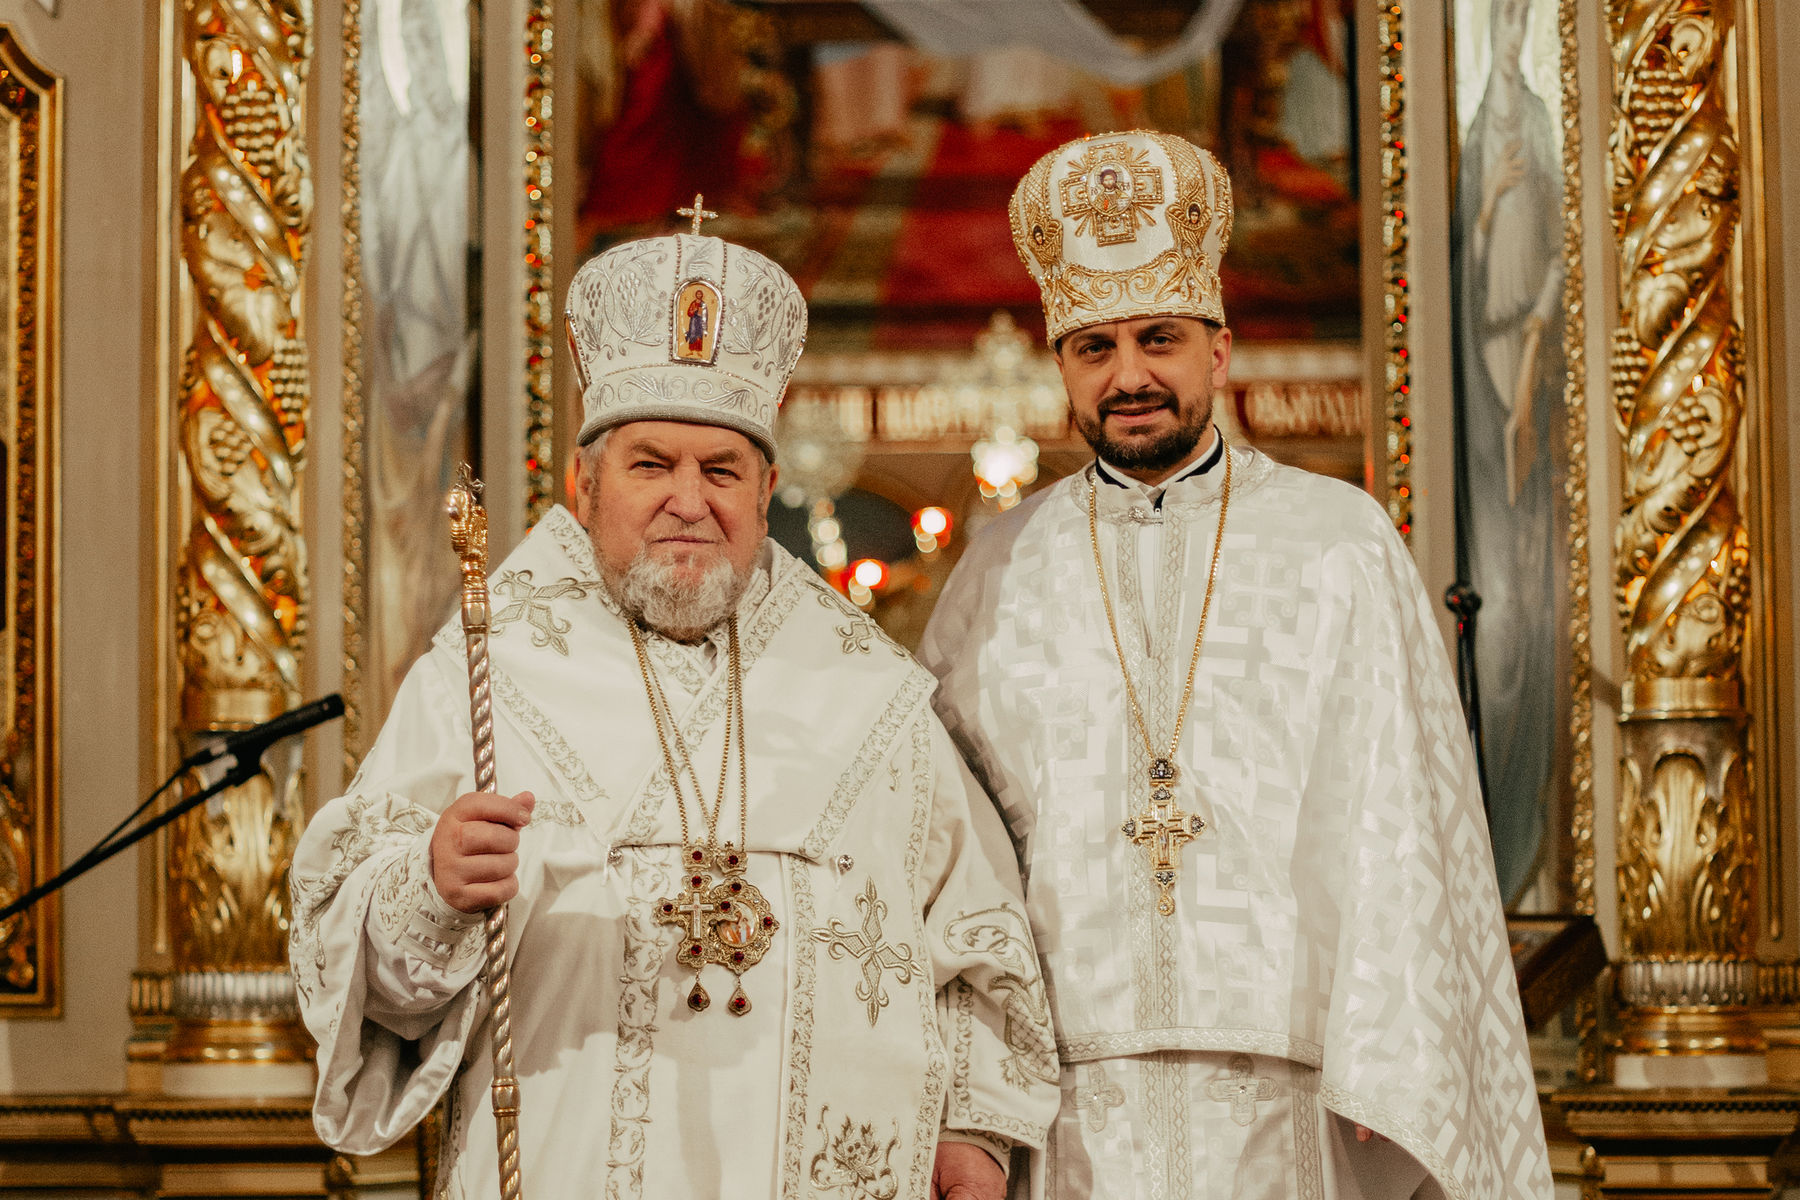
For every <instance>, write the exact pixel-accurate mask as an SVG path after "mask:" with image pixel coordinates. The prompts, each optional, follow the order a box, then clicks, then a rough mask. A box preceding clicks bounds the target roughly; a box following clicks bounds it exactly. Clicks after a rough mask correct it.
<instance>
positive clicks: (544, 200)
mask: <svg viewBox="0 0 1800 1200" xmlns="http://www.w3.org/2000/svg"><path fill="white" fill-rule="evenodd" d="M555 8H556V5H555V2H554V0H528V7H527V9H526V13H525V229H524V234H525V523H526V525H527V526H531V525H535V524H536V523H537V521H538V518H540V517H542V516H543V515H544V514H545V513H546V512H548V511H549V509H550V506H551V505H552V504H554V503H555V502H556V486H557V469H556V461H557V460H556V445H555V431H556V392H555V388H554V380H555V361H556V360H555V350H556V339H555V338H553V337H552V336H551V329H552V328H553V327H554V325H555V324H556V320H555V313H556V307H557V302H556V294H555V284H554V283H553V282H552V281H553V279H554V275H553V273H552V262H551V227H552V225H553V224H554V217H553V214H554V211H555V210H554V208H553V207H552V204H551V199H552V192H551V178H552V176H551V171H550V164H551V146H552V145H553V142H552V140H551V134H552V129H551V113H552V104H551V98H552V92H553V87H552V80H553V79H554V78H555V72H554V66H555V64H554V62H553V61H552V59H551V54H550V45H551V28H552V26H551V19H552V17H553V16H554V14H555Z"/></svg>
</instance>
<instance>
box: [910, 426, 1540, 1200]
mask: <svg viewBox="0 0 1800 1200" xmlns="http://www.w3.org/2000/svg"><path fill="white" fill-rule="evenodd" d="M1230 453H1231V455H1232V459H1233V463H1232V467H1233V480H1232V495H1231V503H1230V510H1229V516H1228V518H1227V522H1228V523H1227V525H1226V528H1225V536H1224V547H1223V552H1222V557H1221V559H1220V563H1219V571H1218V581H1217V587H1216V591H1215V594H1214V596H1213V602H1212V611H1211V615H1210V617H1209V621H1208V625H1207V630H1206V640H1205V645H1204V648H1203V650H1202V652H1201V656H1200V661H1199V669H1198V673H1197V677H1196V681H1195V685H1194V693H1193V700H1192V706H1191V710H1190V711H1189V712H1188V715H1187V720H1186V724H1185V728H1184V730H1183V732H1182V735H1181V743H1180V746H1179V749H1178V750H1177V751H1176V755H1175V764H1176V766H1177V768H1178V769H1179V780H1178V783H1177V785H1176V788H1175V792H1176V796H1175V802H1176V803H1177V804H1178V805H1179V806H1180V807H1181V808H1182V809H1184V810H1186V812H1188V813H1190V814H1198V815H1199V816H1200V817H1201V818H1203V819H1204V821H1205V828H1204V830H1203V831H1202V832H1201V833H1200V834H1199V836H1198V837H1196V838H1195V839H1194V840H1193V841H1192V842H1190V843H1188V844H1187V845H1186V846H1185V848H1183V849H1181V850H1180V852H1179V854H1178V855H1177V865H1178V867H1179V876H1178V879H1177V881H1176V883H1175V887H1174V902H1175V912H1174V915H1172V916H1168V917H1164V916H1162V915H1160V914H1159V913H1158V911H1157V896H1158V890H1157V887H1156V885H1155V884H1154V883H1153V882H1152V880H1151V877H1150V869H1149V866H1148V865H1147V859H1146V852H1145V850H1144V849H1141V848H1139V847H1138V846H1134V845H1132V844H1130V843H1128V841H1127V839H1126V837H1125V836H1124V834H1123V833H1122V831H1121V825H1122V824H1123V823H1124V822H1125V821H1126V819H1127V818H1129V817H1132V816H1134V815H1137V814H1139V813H1141V812H1143V811H1144V809H1145V807H1146V802H1147V798H1148V797H1147V794H1148V791H1149V787H1148V784H1147V783H1146V782H1145V780H1146V773H1147V766H1148V763H1147V756H1146V753H1145V749H1144V746H1143V744H1142V739H1141V738H1140V736H1139V734H1138V732H1137V729H1136V727H1135V726H1134V725H1133V723H1132V720H1131V717H1130V715H1129V712H1128V706H1127V701H1126V697H1125V689H1124V684H1123V680H1122V678H1121V674H1120V669H1119V662H1118V658H1117V655H1116V652H1115V650H1114V647H1113V641H1112V638H1111V637H1110V635H1109V634H1108V631H1107V623H1106V614H1105V610H1104V608H1103V605H1102V598H1101V592H1100V587H1099V584H1098V582H1097V580H1096V577H1095V571H1094V563H1093V557H1092V550H1091V548H1090V546H1091V543H1090V536H1089V527H1088V515H1087V506H1088V498H1089V495H1090V492H1091V491H1092V489H1093V488H1094V483H1093V480H1094V471H1093V469H1092V468H1091V467H1090V468H1089V469H1088V470H1086V471H1083V472H1080V473H1078V474H1076V475H1074V476H1071V477H1069V478H1067V479H1064V480H1061V481H1059V482H1057V483H1056V484H1054V485H1052V486H1051V487H1049V488H1046V489H1044V491H1043V492H1041V493H1039V494H1038V495H1036V496H1034V497H1032V499H1031V500H1030V501H1028V502H1027V503H1025V504H1023V505H1021V506H1020V507H1019V508H1018V509H1015V510H1014V511H1013V512H1011V513H1009V514H1007V515H1006V516H1005V517H1003V518H1001V519H1000V520H999V521H997V522H995V524H994V525H993V526H992V527H991V528H990V529H989V530H988V531H986V532H985V533H984V534H983V535H982V536H981V537H980V538H979V539H978V540H977V541H976V542H975V543H974V544H973V545H971V546H970V547H969V549H968V551H967V553H966V554H965V555H964V557H963V560H962V562H961V563H959V564H958V566H957V568H956V571H955V573H954V574H953V575H952V577H951V580H950V583H949V585H948V586H947V588H946V590H945V593H944V596H943V598H942V599H941V600H940V601H939V603H938V606H937V609H936V611H935V613H934V616H933V620H932V625H931V628H930V629H929V630H928V631H927V633H926V637H925V641H924V645H923V646H922V648H921V650H920V657H921V659H922V660H923V661H924V662H925V663H926V665H927V666H929V667H931V668H932V669H933V670H934V671H935V672H937V673H938V675H939V676H940V677H941V679H942V687H941V688H940V691H939V697H938V710H939V713H940V715H941V716H942V717H943V718H944V720H945V723H946V725H948V726H949V728H950V731H951V734H952V736H953V737H954V738H956V739H957V741H958V743H959V744H960V745H961V746H962V747H963V749H964V752H965V753H966V754H967V755H968V757H969V760H970V763H971V765H972V766H973V767H974V769H975V772H976V774H977V776H978V777H980V778H981V779H982V780H983V781H984V782H985V783H986V784H987V786H988V788H989V790H990V792H991V793H992V794H993V795H994V796H995V798H996V800H997V801H998V802H999V804H1000V806H1001V809H1002V811H1003V813H1004V815H1005V817H1006V819H1007V823H1008V826H1009V828H1010V831H1011V833H1012V835H1013V839H1014V842H1015V844H1016V845H1017V846H1018V848H1019V853H1020V858H1021V860H1022V862H1023V864H1024V870H1025V875H1026V908H1027V911H1028V912H1029V913H1030V916H1031V924H1032V930H1033V932H1034V934H1035V935H1036V937H1037V944H1038V949H1039V952H1040V953H1041V954H1042V956H1043V962H1044V974H1045V979H1046V982H1047V984H1048V986H1049V989H1050V996H1051V1009H1052V1015H1053V1018H1054V1020H1055V1024H1056V1034H1057V1041H1058V1049H1059V1051H1060V1054H1061V1058H1062V1063H1063V1085H1064V1100H1063V1113H1062V1116H1061V1117H1060V1118H1059V1121H1058V1124H1057V1127H1056V1128H1055V1130H1054V1131H1053V1133H1052V1138H1051V1145H1050V1149H1049V1152H1048V1154H1047V1155H1046V1160H1047V1164H1048V1179H1047V1180H1045V1181H1043V1182H1044V1184H1045V1185H1046V1186H1047V1189H1048V1191H1049V1193H1050V1194H1051V1195H1058V1196H1067V1197H1087V1196H1093V1197H1163V1198H1168V1200H1182V1198H1185V1197H1188V1196H1194V1197H1200V1196H1213V1195H1217V1196H1234V1197H1237V1196H1242V1197H1271V1198H1274V1197H1286V1196H1301V1197H1313V1196H1324V1197H1331V1196H1366V1197H1378V1196H1380V1197H1386V1196H1406V1195H1411V1194H1413V1193H1414V1190H1415V1186H1417V1190H1418V1193H1419V1194H1421V1195H1426V1196H1431V1195H1438V1194H1442V1195H1447V1196H1450V1197H1454V1198H1456V1200H1512V1198H1514V1197H1531V1198H1533V1200H1536V1198H1538V1197H1547V1196H1549V1194H1550V1186H1551V1184H1550V1174H1549V1167H1548V1163H1547V1159H1546V1155H1545V1148H1544V1135H1543V1127H1542V1121H1541V1118H1540V1115H1539V1112H1538V1107H1537V1097H1536V1090H1535V1087H1534V1082H1533V1076H1532V1070H1531V1063H1530V1059H1529V1057H1528V1055H1527V1053H1526V1046H1525V1037H1524V1030H1523V1028H1522V1021H1521V1018H1520V1011H1519V1002H1518V995H1517V987H1516V983H1515V980H1514V978H1513V971H1512V964H1511V961H1510V958H1509V955H1508V946H1507V938H1506V931H1505V927H1504V922H1503V921H1502V919H1501V912H1500V901H1499V896H1498V893H1497V891H1496V888H1495V885H1494V869H1493V861H1492V858H1491V856H1490V851H1489V846H1488V837H1487V831H1486V828H1485V825H1484V823H1483V819H1482V810H1481V799H1480V795H1479V792H1478V789H1477V785H1476V782H1475V774H1474V769H1473V759H1472V754H1471V752H1470V747H1469V742H1468V737H1467V734H1466V732H1465V727H1464V724H1463V717H1462V711H1461V708H1460V706H1459V704H1458V702H1457V697H1456V693H1455V691H1454V688H1453V685H1452V683H1451V677H1450V673H1449V666H1448V661H1447V659H1446V656H1445V654H1444V651H1443V646H1442V642H1441V639H1440V637H1439V636H1438V634H1437V633H1436V632H1435V630H1434V627H1433V622H1432V613H1431V605H1430V602H1429V600H1428V599H1427V598H1426V595H1425V592H1424V589H1423V587H1422V586H1421V584H1420V581H1419V578H1418V575H1417V572H1416V571H1415V569H1414V567H1413V564H1412V560H1411V558H1410V556H1409V555H1408V553H1407V551H1406V548H1405V546H1404V545H1403V544H1402V543H1401V542H1400V540H1399V538H1398V537H1397V536H1396V534H1395V532H1394V529H1393V527H1392V525H1391V524H1390V523H1389V522H1388V520H1387V518H1386V516H1385V514H1384V513H1383V512H1382V511H1381V509H1380V507H1379V506H1378V505H1377V504H1376V503H1375V502H1374V501H1373V500H1371V499H1370V498H1369V497H1368V496H1367V495H1365V494H1363V493H1362V492H1359V491H1357V490H1356V489H1354V488H1351V487H1348V486H1346V485H1345V484H1342V483H1339V482H1337V481H1334V480H1330V479H1325V478H1323V477H1320V476H1316V475H1312V474H1308V473H1306V472H1303V471H1299V470H1294V469H1292V468H1288V467H1282V466H1278V465H1276V464H1275V463H1273V462H1271V461H1270V460H1269V459H1268V458H1267V457H1266V456H1264V455H1262V454H1260V453H1258V452H1256V451H1254V450H1249V449H1233V450H1231V451H1230ZM1224 475H1225V471H1224V469H1223V467H1222V466H1220V467H1215V468H1213V469H1212V470H1211V471H1209V472H1207V473H1205V474H1203V475H1200V476H1197V477H1190V478H1188V479H1184V480H1181V481H1178V482H1176V483H1174V484H1172V485H1171V486H1170V487H1169V488H1168V491H1167V493H1166V495H1163V496H1162V499H1161V503H1160V505H1157V504H1156V503H1154V502H1153V498H1152V495H1151V494H1150V490H1149V489H1144V488H1140V487H1131V488H1126V487H1117V486H1112V485H1110V484H1106V483H1102V484H1101V485H1100V486H1099V489H1098V493H1097V496H1098V506H1099V515H1100V525H1099V528H1100V539H1101V544H1102V547H1103V555H1104V562H1105V565H1106V578H1107V585H1108V587H1109V589H1110V592H1111V595H1112V599H1113V604H1114V607H1115V610H1116V613H1117V619H1118V627H1119V638H1120V640H1121V642H1122V644H1123V647H1124V654H1125V658H1126V665H1127V667H1128V668H1129V670H1130V672H1131V678H1132V680H1133V681H1134V682H1135V685H1136V687H1137V689H1138V699H1139V701H1140V703H1141V704H1142V705H1143V708H1144V715H1145V720H1146V723H1147V724H1148V725H1149V735H1150V738H1151V739H1152V740H1153V742H1155V744H1156V746H1157V752H1158V754H1161V753H1162V752H1163V751H1164V750H1166V748H1167V746H1168V739H1169V737H1170V734H1171V732H1172V728H1173V723H1174V718H1175V713H1176V711H1177V709H1178V707H1179V705H1180V699H1181V690H1182V682H1183V679H1184V677H1185V675H1186V672H1187V669H1188V662H1189V655H1190V653H1191V650H1192V646H1193V638H1194V633H1195V630H1196V628H1197V627H1198V625H1199V621H1200V608H1201V605H1202V602H1203V599H1204V596H1205V593H1206V576H1207V567H1208V562H1209V559H1210V555H1211V552H1212V543H1213V531H1214V529H1215V527H1216V522H1217V519H1218V511H1219V509H1218V501H1219V491H1220V485H1221V483H1222V481H1223V479H1224ZM1284 1063H1285V1064H1292V1067H1291V1074H1290V1067H1289V1066H1287V1065H1284ZM1283 1103H1285V1104H1288V1105H1289V1106H1290V1108H1289V1109H1283V1110H1281V1111H1282V1112H1283V1113H1289V1112H1290V1110H1291V1114H1290V1115H1284V1116H1279V1117H1273V1116H1271V1117H1269V1120H1272V1121H1275V1123H1276V1124H1277V1125H1279V1126H1280V1127H1281V1128H1271V1129H1264V1130H1262V1131H1261V1132H1260V1133H1259V1132H1257V1130H1256V1129H1255V1128H1254V1125H1255V1122H1258V1121H1262V1120H1263V1119H1264V1114H1266V1113H1273V1112H1275V1111H1276V1109H1278V1108H1279V1107H1280V1105H1281V1104H1283ZM1296 1105H1302V1106H1306V1111H1304V1112H1302V1111H1299V1109H1298V1108H1294V1107H1293V1106H1296ZM1315 1110H1329V1112H1330V1113H1335V1114H1337V1117H1335V1118H1332V1119H1331V1120H1317V1121H1315V1119H1314V1115H1313V1114H1314V1111H1315ZM1234 1116H1235V1117H1241V1118H1243V1120H1242V1121H1241V1122H1240V1121H1237V1120H1234V1119H1233V1118H1234ZM1339 1118H1342V1119H1346V1120H1347V1121H1350V1122H1356V1123H1360V1124H1362V1125H1366V1126H1368V1127H1370V1128H1372V1129H1373V1130H1375V1131H1376V1132H1377V1133H1380V1134H1382V1135H1385V1136H1386V1137H1388V1138H1391V1139H1392V1144H1387V1143H1382V1142H1379V1141H1375V1142H1370V1143H1366V1144H1363V1143H1356V1142H1355V1141H1354V1138H1353V1137H1352V1138H1350V1139H1349V1140H1348V1143H1347V1144H1346V1142H1345V1139H1344V1138H1343V1136H1342V1134H1343V1131H1342V1129H1341V1128H1339V1127H1338V1125H1339V1124H1341V1122H1339V1121H1338V1119H1339ZM1334 1122H1338V1124H1334ZM1232 1125H1241V1126H1242V1127H1243V1128H1245V1129H1246V1130H1248V1131H1249V1132H1250V1133H1251V1134H1255V1136H1246V1137H1245V1138H1240V1139H1238V1141H1237V1142H1233V1141H1232V1138H1233V1137H1235V1136H1236V1135H1233V1134H1231V1133H1230V1126H1232ZM1265 1135H1266V1136H1265ZM1270 1139H1273V1140H1270ZM1203 1145H1204V1147H1205V1148H1206V1149H1205V1150H1204V1151H1203V1150H1202V1149H1200V1148H1199V1147H1201V1146H1203ZM1234 1146H1235V1147H1236V1148H1235V1149H1234V1148H1233V1147H1234ZM1396 1147H1398V1148H1403V1149H1404V1150H1405V1151H1406V1154H1408V1155H1410V1156H1411V1157H1412V1159H1415V1160H1416V1163H1417V1165H1414V1164H1407V1163H1403V1162H1402V1163H1393V1162H1391V1161H1390V1162H1387V1163H1386V1164H1385V1165H1383V1164H1382V1163H1381V1162H1380V1161H1379V1160H1380V1159H1381V1157H1382V1156H1392V1155H1393V1154H1394V1152H1395V1150H1396ZM1215 1150H1216V1151H1217V1152H1216V1153H1215V1152H1214V1151H1215ZM1282 1155H1297V1156H1300V1157H1303V1158H1310V1159H1311V1161H1312V1162H1313V1164H1315V1165H1313V1166H1310V1167H1309V1166H1306V1165H1305V1164H1304V1163H1303V1164H1302V1169H1300V1170H1299V1172H1298V1174H1293V1175H1288V1174H1285V1173H1281V1172H1277V1173H1276V1174H1274V1175H1270V1174H1269V1173H1268V1172H1267V1171H1265V1170H1264V1169H1263V1168H1262V1167H1261V1166H1259V1165H1258V1163H1257V1162H1256V1160H1257V1159H1258V1158H1259V1157H1270V1156H1272V1157H1276V1158H1279V1157H1280V1156H1282ZM1401 1157H1402V1158H1404V1156H1401ZM1421 1168H1422V1170H1421ZM1408 1169H1410V1170H1411V1172H1412V1174H1411V1176H1410V1177H1408V1176H1407V1175H1406V1171H1407V1170H1408ZM1425 1172H1429V1175H1430V1180H1428V1181H1425V1182H1423V1183H1422V1184H1421V1183H1420V1182H1419V1180H1420V1177H1421V1176H1422V1175H1423V1174H1424V1173H1425ZM1384 1178H1385V1181H1384Z"/></svg>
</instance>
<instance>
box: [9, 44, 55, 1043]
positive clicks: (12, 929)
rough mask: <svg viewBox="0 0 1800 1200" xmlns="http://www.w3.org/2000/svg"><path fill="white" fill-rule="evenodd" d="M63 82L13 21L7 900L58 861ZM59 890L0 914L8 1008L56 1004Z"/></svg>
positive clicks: (35, 1010)
mask: <svg viewBox="0 0 1800 1200" xmlns="http://www.w3.org/2000/svg"><path fill="white" fill-rule="evenodd" d="M61 131H62V82H61V80H59V79H58V78H57V77H56V76H55V75H52V74H50V73H49V72H48V71H45V70H44V69H43V68H42V67H40V66H39V65H38V64H37V63H36V62H34V61H33V60H32V58H31V56H30V55H29V54H28V53H26V51H25V48H24V47H23V46H21V45H20V44H19V42H18V41H17V40H16V39H15V38H14V37H13V33H12V30H11V29H10V28H8V27H7V26H5V25H3V24H0V143H4V144H5V146H6V148H7V161H6V164H5V169H4V170H0V179H4V180H5V183H4V186H3V187H0V228H3V229H4V230H5V240H6V246H5V250H4V253H5V255H6V257H7V259H8V260H9V262H10V267H11V269H10V270H9V271H8V272H7V274H6V277H5V280H4V284H3V285H0V326H3V327H4V328H5V329H6V331H7V332H6V336H5V345H4V347H0V364H4V367H5V371H4V375H3V377H0V554H4V555H5V559H6V561H5V563H4V567H3V569H0V576H4V578H5V580H6V588H5V596H4V603H3V604H0V902H5V901H8V900H12V899H15V898H16V897H18V896H19V895H20V894H21V893H22V892H24V891H25V890H27V889H28V888H31V887H33V886H34V885H36V884H39V883H41V882H43V879H44V877H45V876H47V875H49V874H51V873H52V872H54V871H55V869H56V825H57V803H56V793H57V765H56V738H55V730H54V716H55V712H56V691H55V689H56V687H57V676H58V671H57V670H56V656H55V631H56V610H57V604H58V600H57V597H56V596H55V595H54V594H53V593H52V591H51V585H52V583H53V581H54V580H55V578H56V567H55V561H54V559H55V554H56V542H57V538H56V530H55V529H54V527H53V521H54V518H55V512H56V494H57V452H56V438H57V427H58V420H59V416H58V412H57V375H58V372H57V365H56V363H57V343H58V336H57V328H56V323H57V313H58V309H59V307H60V305H59V303H58V299H57V278H58V274H57V272H58V268H57V252H58V245H57V243H58V240H59V236H58V232H57V220H58V213H59V212H60V211H61V208H62V165H61V163H62V132H61ZM57 905H58V901H57V899H56V898H54V897H52V898H49V899H47V900H43V901H40V902H39V903H38V904H37V905H36V906H35V907H34V908H32V909H30V910H28V911H26V912H23V913H20V914H19V915H18V916H15V917H13V918H12V919H10V920H8V921H6V922H5V923H3V924H0V1016H6V1015H18V1014H25V1013H30V1014H34V1015H53V1014H55V1013H56V1012H57V1011H59V1008H60V1000H59V996H58V987H59V980H58V979H57V966H58V960H59V959H60V957H61V955H60V952H59V950H58V941H59V939H58V934H57V926H58V923H59V922H58V916H59V909H58V907H57Z"/></svg>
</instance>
